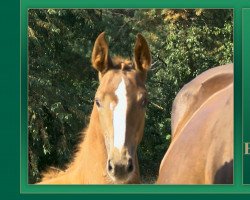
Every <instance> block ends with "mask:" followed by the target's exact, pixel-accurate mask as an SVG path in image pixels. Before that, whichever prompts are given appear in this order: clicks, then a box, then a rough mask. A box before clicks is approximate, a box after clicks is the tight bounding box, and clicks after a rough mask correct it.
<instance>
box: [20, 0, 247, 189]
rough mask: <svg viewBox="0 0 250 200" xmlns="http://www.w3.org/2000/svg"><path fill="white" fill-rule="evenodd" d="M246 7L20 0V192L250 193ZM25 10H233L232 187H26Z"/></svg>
mask: <svg viewBox="0 0 250 200" xmlns="http://www.w3.org/2000/svg"><path fill="white" fill-rule="evenodd" d="M244 7H246V8H247V7H249V8H250V2H246V1H244V0H220V1H218V0H207V1H199V0H189V1H185V0H176V1H171V2H168V1H165V2H163V1H161V0H151V1H134V0H126V1H115V0H106V1H100V0H95V1H93V0H92V1H91V0H85V1H82V0H74V1H72V0H60V1H57V0H54V1H52V0H39V1H38V0H37V1H32V0H21V2H20V12H21V66H20V75H21V78H20V79H21V88H20V90H21V94H20V95H21V98H20V103H21V113H20V117H21V122H20V123H21V124H20V128H21V132H20V147H21V151H20V193H26V194H27V193H29V194H31V193H33V194H34V193H40V194H42V193H43V194H44V193H45V194H48V193H55V194H62V193H63V194H72V193H74V194H75V193H78V194H79V193H81V194H180V193H181V194H201V193H202V194H207V193H213V194H229V193H230V194H242V193H248V194H250V188H249V187H247V186H246V187H242V176H241V174H242V162H241V159H242V157H241V155H242V148H241V147H242V137H241V134H240V133H241V132H242V85H241V81H242V67H241V66H242V60H241V54H242V43H241V36H242V24H241V20H242V8H244ZM29 8H229V9H231V8H233V9H234V23H235V27H234V58H235V60H234V66H235V75H234V80H235V85H234V91H235V107H234V108H235V113H234V119H235V121H234V125H235V126H234V134H235V139H234V142H235V143H234V153H235V160H234V162H235V163H236V164H234V184H233V185H115V186H113V185H102V186H98V185H69V186H47V185H32V184H27V183H28V179H27V160H28V158H27V9H29Z"/></svg>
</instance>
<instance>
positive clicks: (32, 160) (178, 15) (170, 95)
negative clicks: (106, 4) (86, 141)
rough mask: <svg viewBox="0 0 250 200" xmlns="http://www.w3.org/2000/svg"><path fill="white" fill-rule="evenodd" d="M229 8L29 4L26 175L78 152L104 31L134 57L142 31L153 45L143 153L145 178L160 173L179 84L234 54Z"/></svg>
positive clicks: (32, 176) (34, 177)
mask: <svg viewBox="0 0 250 200" xmlns="http://www.w3.org/2000/svg"><path fill="white" fill-rule="evenodd" d="M232 15H233V12H232V10H221V9H220V10H214V9H181V10H178V9H147V10H146V9H144V10H138V9H115V10H112V9H102V10H101V9H95V10H92V9H84V10H80V9H67V10H66V9H34V10H33V9H30V10H29V27H28V37H29V75H28V76H29V102H28V104H29V106H28V112H29V127H28V129H29V182H30V183H33V182H36V181H38V180H39V179H40V175H41V174H40V173H41V171H43V170H44V169H46V167H48V166H51V165H52V166H56V167H63V166H65V164H66V163H67V162H69V161H70V159H71V157H72V155H73V153H74V149H75V146H76V144H77V143H78V141H79V139H80V138H79V136H80V135H81V134H80V132H81V131H82V129H83V128H84V127H86V126H87V124H88V121H89V114H90V112H91V109H92V105H93V99H94V94H95V91H96V88H97V85H98V77H97V73H96V72H95V71H94V70H93V69H92V68H91V64H90V59H91V58H90V57H91V52H92V48H93V43H94V41H95V39H96V37H97V36H98V34H99V33H101V32H102V31H105V32H106V35H107V38H108V40H109V44H110V51H111V53H113V54H114V53H115V54H117V55H121V56H124V57H132V56H133V46H134V41H135V37H136V34H137V33H142V34H143V35H144V36H145V37H146V38H147V41H148V43H149V45H150V49H151V53H152V58H153V63H152V68H151V70H150V71H149V75H148V80H147V88H148V93H149V98H150V104H149V105H148V108H147V115H146V125H145V133H144V138H143V141H142V143H141V145H140V147H139V150H138V155H139V162H140V168H141V173H142V178H143V180H144V181H145V182H152V181H153V180H155V178H156V176H157V173H158V169H159V165H160V161H161V159H162V157H163V155H164V154H165V152H166V150H167V148H168V145H169V143H170V139H171V136H170V135H171V119H170V116H171V106H172V102H173V99H174V98H175V96H176V94H177V92H178V91H179V90H180V88H181V87H182V86H183V85H184V84H185V83H187V82H188V81H190V80H191V79H193V78H194V77H195V76H197V75H198V74H200V73H201V72H203V71H205V70H206V69H208V68H211V67H213V66H217V65H222V64H225V63H229V62H232V61H233V22H232V20H233V17H232Z"/></svg>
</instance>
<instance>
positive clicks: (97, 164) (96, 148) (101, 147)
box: [74, 106, 108, 183]
mask: <svg viewBox="0 0 250 200" xmlns="http://www.w3.org/2000/svg"><path fill="white" fill-rule="evenodd" d="M84 134H85V136H84V141H83V142H82V143H81V144H80V146H79V151H78V153H77V155H76V159H75V162H74V168H76V169H77V170H76V171H78V173H77V174H82V177H84V180H83V182H84V183H107V181H108V180H106V179H107V178H106V177H107V174H106V163H107V153H106V152H107V151H106V147H105V140H104V135H103V132H102V129H101V125H100V122H99V116H98V110H97V108H96V106H94V107H93V110H92V113H91V118H90V122H89V126H88V128H87V130H86V131H85V133H84Z"/></svg>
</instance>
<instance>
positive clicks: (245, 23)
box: [242, 8, 250, 186]
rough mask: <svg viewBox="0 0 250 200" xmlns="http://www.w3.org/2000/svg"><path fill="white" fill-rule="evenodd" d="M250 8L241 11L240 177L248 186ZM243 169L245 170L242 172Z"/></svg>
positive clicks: (249, 175) (249, 182) (249, 173)
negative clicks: (241, 109)
mask: <svg viewBox="0 0 250 200" xmlns="http://www.w3.org/2000/svg"><path fill="white" fill-rule="evenodd" d="M249 22H250V8H245V9H243V10H242V62H243V63H242V67H243V70H242V84H243V88H242V89H243V94H242V104H243V113H242V114H243V121H242V125H243V136H242V145H243V152H242V162H243V163H242V165H243V171H242V177H243V180H242V181H243V184H244V185H249V186H250V171H249V168H250V155H244V151H245V150H244V143H245V142H250V125H249V120H250V116H249V111H250V104H249V102H250V93H249V92H246V91H250V84H249V79H248V75H249V74H250V67H249V66H250V57H249V53H250V46H249V44H250V23H249ZM244 169H245V170H244Z"/></svg>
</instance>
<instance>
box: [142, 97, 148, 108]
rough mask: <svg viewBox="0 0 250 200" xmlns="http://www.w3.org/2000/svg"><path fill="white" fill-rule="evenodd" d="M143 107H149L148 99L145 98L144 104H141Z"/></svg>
mask: <svg viewBox="0 0 250 200" xmlns="http://www.w3.org/2000/svg"><path fill="white" fill-rule="evenodd" d="M141 105H142V107H144V108H145V107H147V105H148V99H147V98H144V99H143V100H142V102H141Z"/></svg>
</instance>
